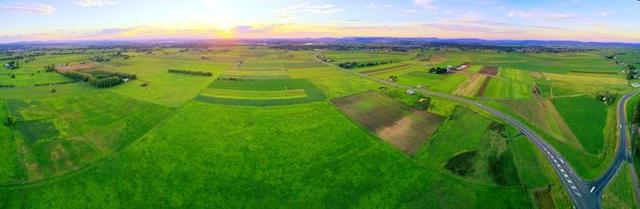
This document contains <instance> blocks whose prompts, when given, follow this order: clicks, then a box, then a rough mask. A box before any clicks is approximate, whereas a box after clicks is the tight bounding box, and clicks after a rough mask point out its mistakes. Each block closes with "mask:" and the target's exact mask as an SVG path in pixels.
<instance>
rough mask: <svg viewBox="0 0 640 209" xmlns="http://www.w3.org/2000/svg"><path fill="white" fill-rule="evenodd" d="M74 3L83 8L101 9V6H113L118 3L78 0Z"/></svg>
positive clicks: (105, 0)
mask: <svg viewBox="0 0 640 209" xmlns="http://www.w3.org/2000/svg"><path fill="white" fill-rule="evenodd" d="M73 3H74V4H76V5H78V6H81V7H101V6H107V5H113V4H115V3H116V2H115V1H113V0H77V1H74V2H73Z"/></svg>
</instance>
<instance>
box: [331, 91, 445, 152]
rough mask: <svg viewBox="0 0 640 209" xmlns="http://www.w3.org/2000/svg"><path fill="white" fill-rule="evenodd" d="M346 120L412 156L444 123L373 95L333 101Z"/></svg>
mask: <svg viewBox="0 0 640 209" xmlns="http://www.w3.org/2000/svg"><path fill="white" fill-rule="evenodd" d="M333 103H334V104H335V105H336V106H337V107H338V108H339V109H340V110H341V111H342V112H344V113H345V114H346V115H347V116H348V117H350V118H351V119H353V120H354V121H356V122H358V123H359V124H360V125H361V126H362V127H364V128H366V129H368V130H369V131H371V132H373V133H375V134H376V135H378V136H379V137H380V138H381V139H382V140H384V141H386V142H388V143H389V144H391V145H393V146H395V147H396V148H398V149H399V150H401V151H403V152H405V153H407V154H409V155H414V154H416V152H417V151H418V150H419V149H420V147H421V146H422V145H423V144H424V143H425V141H426V140H427V139H428V138H429V137H431V135H432V134H433V133H434V132H435V131H436V130H437V129H438V127H439V126H440V124H441V123H442V122H444V117H441V116H438V115H435V114H432V113H427V112H423V111H418V110H415V109H413V108H411V107H409V106H407V105H404V104H402V103H400V102H398V101H395V100H393V99H391V98H389V97H387V96H384V95H381V94H379V93H376V92H366V93H363V94H358V95H354V96H348V97H343V98H339V99H335V100H333Z"/></svg>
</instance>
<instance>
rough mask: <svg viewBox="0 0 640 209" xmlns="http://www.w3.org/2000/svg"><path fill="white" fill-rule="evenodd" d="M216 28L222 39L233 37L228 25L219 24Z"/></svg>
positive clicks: (230, 27)
mask: <svg viewBox="0 0 640 209" xmlns="http://www.w3.org/2000/svg"><path fill="white" fill-rule="evenodd" d="M218 28H219V29H220V30H221V33H220V36H222V37H223V38H232V37H233V25H231V24H229V23H221V24H220V25H219V26H218Z"/></svg>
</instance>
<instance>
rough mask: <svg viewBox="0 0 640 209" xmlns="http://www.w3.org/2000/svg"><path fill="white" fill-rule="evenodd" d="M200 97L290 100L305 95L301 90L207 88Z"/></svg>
mask: <svg viewBox="0 0 640 209" xmlns="http://www.w3.org/2000/svg"><path fill="white" fill-rule="evenodd" d="M202 95H205V96H211V97H220V98H227V99H292V98H304V97H307V94H306V93H305V92H304V90H302V89H295V90H282V91H239V90H228V89H211V88H208V89H204V90H203V91H202Z"/></svg>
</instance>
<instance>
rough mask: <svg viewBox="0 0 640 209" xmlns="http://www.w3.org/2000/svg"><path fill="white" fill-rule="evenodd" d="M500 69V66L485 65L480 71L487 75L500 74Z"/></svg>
mask: <svg viewBox="0 0 640 209" xmlns="http://www.w3.org/2000/svg"><path fill="white" fill-rule="evenodd" d="M499 70H500V69H499V68H498V67H495V66H484V67H482V69H480V71H478V72H479V73H482V74H485V75H498V71H499Z"/></svg>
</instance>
